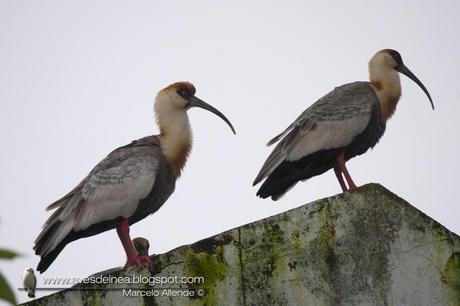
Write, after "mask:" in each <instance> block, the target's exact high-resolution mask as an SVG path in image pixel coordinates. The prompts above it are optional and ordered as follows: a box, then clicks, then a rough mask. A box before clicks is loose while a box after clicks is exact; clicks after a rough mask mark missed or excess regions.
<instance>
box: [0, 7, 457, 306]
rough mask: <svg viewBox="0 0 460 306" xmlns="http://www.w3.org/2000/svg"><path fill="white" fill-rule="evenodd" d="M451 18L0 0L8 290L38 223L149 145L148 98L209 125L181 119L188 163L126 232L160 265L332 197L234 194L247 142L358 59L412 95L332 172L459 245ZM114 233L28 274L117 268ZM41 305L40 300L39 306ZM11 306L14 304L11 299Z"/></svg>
mask: <svg viewBox="0 0 460 306" xmlns="http://www.w3.org/2000/svg"><path fill="white" fill-rule="evenodd" d="M459 12H460V2H458V1H404V2H402V1H401V2H398V3H396V2H389V1H380V2H378V3H375V2H373V1H320V2H314V3H313V2H307V1H266V0H265V1H234V0H233V1H134V2H133V1H112V0H110V1H108V0H107V1H18V0H15V1H13V0H11V1H5V0H1V1H0V84H1V85H0V103H1V111H0V131H1V132H0V133H1V134H0V135H1V140H2V146H1V148H2V149H1V151H0V154H1V155H0V169H1V170H2V171H1V174H0V203H1V204H0V218H1V223H0V247H8V248H11V249H14V250H17V251H18V252H20V253H22V254H23V256H22V257H21V258H20V259H16V260H14V261H12V262H11V263H10V262H6V261H1V262H0V270H1V271H2V272H3V273H5V274H6V276H7V278H8V280H9V281H10V283H11V284H12V285H13V286H14V287H19V286H20V278H21V275H22V272H23V271H24V269H26V268H28V267H33V268H34V269H35V268H36V265H37V263H38V261H39V258H38V257H37V256H35V255H34V254H33V251H32V245H33V241H34V239H35V237H36V236H37V234H38V233H39V232H40V228H41V226H42V224H43V223H44V221H45V219H46V218H47V217H48V216H49V214H50V213H49V212H46V211H45V207H46V206H47V205H48V204H50V203H51V202H53V201H55V200H56V199H58V198H60V197H61V196H63V195H64V194H66V193H67V192H68V191H69V190H70V189H71V188H73V187H74V186H75V185H76V184H77V183H78V182H79V181H80V180H81V179H82V178H83V177H84V176H85V175H86V174H87V173H88V172H89V171H90V170H91V169H92V167H93V166H94V165H95V164H96V163H97V162H99V161H100V160H101V159H102V158H104V157H105V156H106V154H108V153H109V152H110V151H112V150H113V149H115V148H116V147H118V146H121V145H125V144H127V143H129V142H130V141H131V140H134V139H137V138H140V137H143V136H146V135H151V134H155V133H157V132H158V129H157V127H156V125H155V123H154V117H153V110H152V104H153V99H154V96H155V95H156V93H157V92H158V90H160V89H162V88H163V87H165V86H167V85H169V84H170V83H173V82H175V81H180V80H188V81H191V82H192V83H193V84H195V86H196V88H197V96H198V97H200V98H201V99H203V100H205V101H207V102H208V103H210V104H212V105H213V106H215V107H217V108H218V109H219V110H221V111H222V112H223V113H224V114H225V115H226V116H227V117H228V118H229V119H230V120H231V121H232V123H233V124H234V126H235V128H236V131H237V135H236V136H234V135H233V134H232V133H231V132H230V130H229V128H228V127H227V126H226V125H225V123H224V122H223V121H221V120H220V119H219V118H217V117H216V116H214V115H212V114H210V113H208V112H205V111H203V110H199V109H194V110H191V111H190V112H189V116H190V121H191V123H192V126H193V130H194V136H195V137H194V147H193V150H192V154H191V157H190V159H189V162H188V164H187V166H186V168H185V171H184V174H183V176H182V177H181V178H180V179H179V181H178V182H177V186H176V192H175V193H174V194H173V195H172V196H171V198H170V199H169V200H168V201H167V202H166V204H165V205H164V206H163V207H162V208H161V209H160V211H158V212H157V213H156V214H154V215H153V216H150V217H148V218H146V219H144V220H142V221H140V222H139V223H137V224H136V225H134V226H133V227H132V229H131V233H132V237H136V236H144V237H146V238H148V239H149V240H150V244H151V252H152V253H163V252H167V251H169V250H171V249H173V248H175V247H178V246H180V245H183V244H188V243H193V242H195V241H197V240H199V239H203V238H206V237H209V236H212V235H215V234H218V233H220V232H222V231H224V230H228V229H231V228H234V227H237V226H239V225H242V224H245V223H249V222H252V221H256V220H258V219H261V218H264V217H268V216H271V215H274V214H277V213H279V212H282V211H285V210H288V209H291V208H294V207H297V206H300V205H303V204H305V203H309V202H311V201H313V200H316V199H320V198H323V197H328V196H332V195H335V194H337V193H340V192H341V189H340V186H339V184H338V182H337V180H336V178H335V175H334V174H333V172H332V171H330V172H327V173H325V174H323V175H322V176H320V177H315V178H313V179H311V180H309V181H308V182H306V183H301V184H298V185H297V186H296V187H295V188H294V189H293V190H292V191H291V192H289V193H288V194H287V195H286V196H285V197H284V198H282V199H281V200H280V201H278V202H272V201H271V200H268V199H267V200H261V199H259V198H256V196H255V193H256V190H257V188H253V187H252V186H251V183H252V181H253V179H254V177H255V176H256V174H257V172H258V171H259V169H260V167H261V165H262V163H263V161H264V160H265V159H266V157H267V155H268V154H269V153H270V151H271V148H267V147H265V143H266V142H267V141H268V140H269V139H271V138H272V137H273V136H274V135H276V134H277V133H279V132H280V131H282V130H283V129H284V128H285V127H286V126H287V125H289V124H290V123H291V122H292V121H293V120H294V119H295V118H296V117H297V116H298V115H299V114H300V113H301V112H302V111H303V110H304V109H306V108H307V107H308V106H309V105H310V104H312V103H313V102H315V101H316V100H317V99H318V98H320V97H322V96H323V95H325V94H326V93H328V92H329V91H330V90H331V89H333V88H334V87H335V86H338V85H341V84H344V83H349V82H353V81H357V80H367V78H368V72H367V63H368V60H369V59H370V57H371V56H372V55H373V54H374V53H375V52H376V51H378V50H380V49H383V48H393V49H396V50H398V51H400V53H401V55H402V57H403V60H404V62H405V63H406V65H407V66H408V67H409V68H410V69H411V70H412V71H413V72H414V74H415V75H417V76H418V78H419V79H420V80H421V81H422V82H423V83H424V84H425V86H426V87H427V88H428V90H429V91H430V93H431V95H432V97H433V100H434V103H435V106H436V110H435V111H432V110H431V108H430V105H429V102H428V99H427V97H426V96H425V94H424V93H423V91H422V90H421V89H420V88H419V87H418V86H417V85H416V84H415V83H413V82H412V81H411V80H409V79H408V78H406V77H405V76H401V80H402V89H403V96H402V99H401V101H400V104H399V105H398V108H397V111H396V114H395V116H394V117H393V118H392V119H391V120H390V121H389V122H388V124H387V131H386V133H385V135H384V136H383V138H382V139H381V140H380V142H379V144H378V145H377V146H376V147H375V149H374V150H372V151H369V152H367V153H366V154H365V155H363V156H360V157H357V158H355V159H353V160H352V161H351V162H349V163H348V169H349V170H350V173H351V175H352V177H353V178H354V181H355V182H356V183H357V184H359V185H362V184H366V183H370V182H377V183H380V184H382V185H383V186H385V187H386V188H388V189H390V190H391V191H393V192H394V193H396V194H398V195H399V196H401V197H402V198H404V199H406V200H407V201H408V202H410V203H412V205H414V206H415V207H417V208H418V209H420V210H421V211H423V212H424V213H426V214H427V215H429V216H430V217H432V218H433V219H435V220H437V221H438V222H440V223H441V224H443V225H444V226H446V227H447V228H448V229H450V230H452V231H454V232H456V233H460V222H459V213H460V204H459V203H458V191H459V187H460V186H459V173H460V162H459V157H458V156H459V151H460V137H459V136H458V134H459V127H458V125H459V123H458V122H459V121H458V116H459V114H460V86H459V84H458V82H459V81H458V76H459V74H460V58H459V55H460V50H459V47H460V43H459V37H460V33H459V30H460V19H459ZM124 262H125V253H124V251H123V248H122V246H121V243H120V241H119V239H118V237H117V235H116V232H115V231H109V232H106V233H104V234H101V235H98V236H95V237H91V238H87V239H81V240H78V241H76V242H74V243H72V244H70V245H68V246H67V247H66V248H65V249H64V250H63V252H62V253H61V254H60V255H59V257H58V258H57V260H56V261H55V262H54V263H53V264H52V265H51V267H50V268H49V270H48V271H46V272H45V274H43V275H40V276H39V277H38V284H39V285H41V280H42V277H43V276H50V277H53V276H56V277H58V276H70V277H73V276H75V277H77V276H80V277H84V276H87V275H89V274H92V273H94V272H97V271H101V270H104V269H108V268H112V267H114V266H119V265H122V264H124ZM46 294H49V292H46ZM17 297H18V299H19V300H20V301H25V300H27V297H26V294H25V293H24V292H17Z"/></svg>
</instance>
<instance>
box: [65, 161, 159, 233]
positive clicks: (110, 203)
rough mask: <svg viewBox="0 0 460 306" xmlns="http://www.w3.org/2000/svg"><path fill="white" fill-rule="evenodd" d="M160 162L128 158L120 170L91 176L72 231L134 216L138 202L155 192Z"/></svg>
mask: <svg viewBox="0 0 460 306" xmlns="http://www.w3.org/2000/svg"><path fill="white" fill-rule="evenodd" d="M157 163H158V161H157V160H151V159H148V158H145V159H144V160H142V161H140V160H139V159H134V160H132V159H128V160H126V161H125V162H123V163H121V164H120V165H119V166H118V167H114V168H110V169H107V170H103V171H100V172H99V173H97V174H96V175H94V176H92V177H91V178H90V179H89V180H88V182H87V183H86V184H85V186H84V187H83V191H82V194H83V201H84V204H83V206H82V207H81V208H79V209H78V213H77V214H76V215H75V216H74V220H75V225H74V226H73V230H75V231H80V230H84V229H86V228H88V227H89V226H91V225H93V224H96V223H99V222H102V221H106V220H112V219H115V218H117V217H120V216H121V217H125V218H128V217H130V216H132V215H133V214H134V212H135V211H136V208H137V205H138V203H139V200H141V199H144V198H145V197H147V195H148V194H149V192H150V191H151V190H152V187H153V184H154V183H155V174H156V169H157Z"/></svg>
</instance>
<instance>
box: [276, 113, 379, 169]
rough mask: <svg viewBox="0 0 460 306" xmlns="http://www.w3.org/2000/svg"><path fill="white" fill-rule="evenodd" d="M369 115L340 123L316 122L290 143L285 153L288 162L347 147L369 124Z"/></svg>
mask: <svg viewBox="0 0 460 306" xmlns="http://www.w3.org/2000/svg"><path fill="white" fill-rule="evenodd" d="M369 119H370V115H367V114H366V115H363V116H356V117H353V118H350V119H346V120H341V121H331V122H328V121H323V122H318V123H317V124H316V126H315V128H314V129H312V130H309V131H306V132H305V133H299V134H298V135H297V137H296V138H294V139H293V140H292V141H291V142H290V143H289V146H288V148H287V150H286V153H285V158H286V160H288V161H297V160H299V159H301V158H302V157H305V156H307V155H310V154H312V153H315V152H317V151H320V150H329V149H335V148H341V147H344V146H346V145H349V144H350V143H351V142H352V141H353V139H354V138H355V137H356V136H358V135H359V134H360V133H361V132H362V131H364V129H365V128H366V126H367V125H368V124H369Z"/></svg>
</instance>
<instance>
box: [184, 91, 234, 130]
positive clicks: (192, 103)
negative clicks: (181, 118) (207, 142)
mask: <svg viewBox="0 0 460 306" xmlns="http://www.w3.org/2000/svg"><path fill="white" fill-rule="evenodd" d="M194 106H195V107H199V108H202V109H205V110H207V111H210V112H211V113H214V114H216V115H217V116H219V117H220V118H221V119H222V120H224V121H225V122H226V123H227V124H228V126H229V127H230V128H231V129H232V132H233V134H236V132H235V129H234V128H233V125H232V124H231V123H230V120H228V119H227V117H225V116H224V114H222V113H221V112H220V111H218V110H217V109H216V108H214V107H213V106H211V105H209V104H208V103H206V102H204V101H203V100H201V99H199V98H197V97H195V96H193V97H191V98H190V100H189V104H188V107H189V108H190V107H194Z"/></svg>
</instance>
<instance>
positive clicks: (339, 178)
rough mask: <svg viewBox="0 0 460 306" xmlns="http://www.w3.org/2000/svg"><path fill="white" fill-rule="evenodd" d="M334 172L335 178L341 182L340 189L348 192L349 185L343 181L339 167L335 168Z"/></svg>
mask: <svg viewBox="0 0 460 306" xmlns="http://www.w3.org/2000/svg"><path fill="white" fill-rule="evenodd" d="M334 172H335V176H337V179H338V180H339V184H340V187H342V191H343V192H345V191H347V185H345V182H344V181H343V176H342V171H340V168H339V167H338V166H335V167H334Z"/></svg>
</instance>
